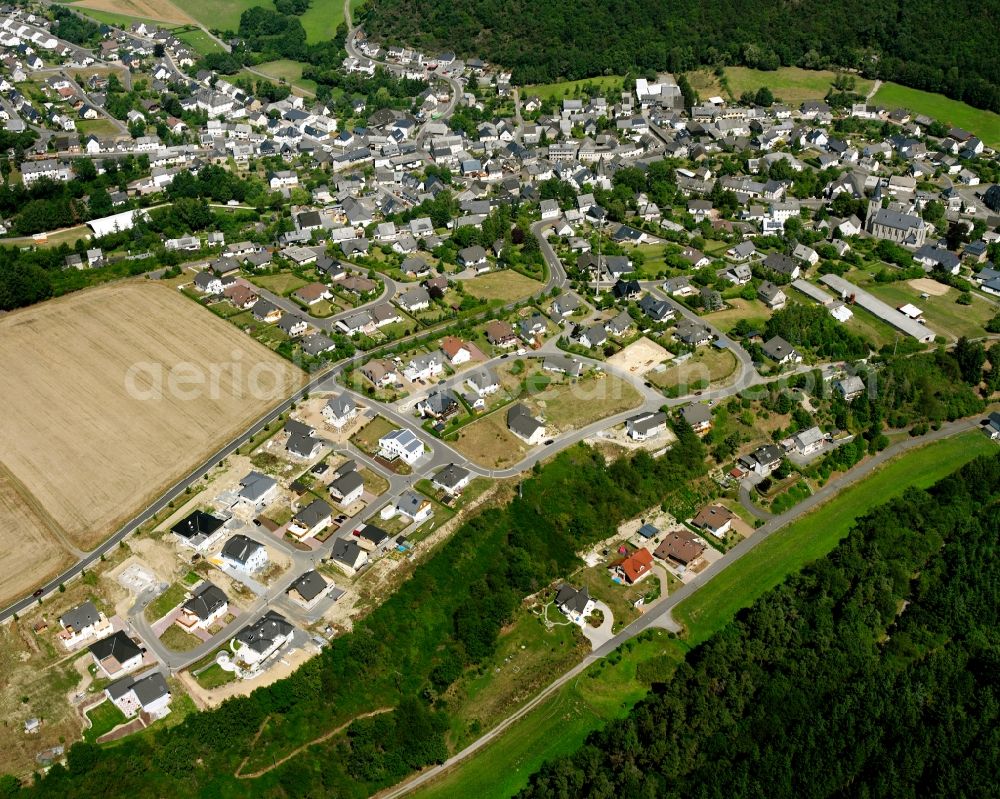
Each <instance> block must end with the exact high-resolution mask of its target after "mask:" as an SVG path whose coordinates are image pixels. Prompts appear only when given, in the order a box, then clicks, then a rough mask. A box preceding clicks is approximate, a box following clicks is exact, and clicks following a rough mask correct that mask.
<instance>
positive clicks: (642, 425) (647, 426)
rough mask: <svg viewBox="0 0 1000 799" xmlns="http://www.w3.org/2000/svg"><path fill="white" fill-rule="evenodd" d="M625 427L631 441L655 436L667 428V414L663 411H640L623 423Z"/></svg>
mask: <svg viewBox="0 0 1000 799" xmlns="http://www.w3.org/2000/svg"><path fill="white" fill-rule="evenodd" d="M625 428H626V431H627V434H628V436H629V438H631V439H632V440H633V441H646V440H648V439H650V438H656V437H657V436H659V435H660V434H662V433H663V432H664V431H665V430H666V429H667V414H666V413H664V412H663V411H655V412H650V413H641V414H639V415H638V416H633V417H632V418H631V419H629V420H628V421H627V422H626V423H625Z"/></svg>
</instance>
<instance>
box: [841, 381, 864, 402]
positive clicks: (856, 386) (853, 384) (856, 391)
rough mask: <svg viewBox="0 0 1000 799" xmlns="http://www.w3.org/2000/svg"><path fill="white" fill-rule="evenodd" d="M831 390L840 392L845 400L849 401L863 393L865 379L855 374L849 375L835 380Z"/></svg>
mask: <svg viewBox="0 0 1000 799" xmlns="http://www.w3.org/2000/svg"><path fill="white" fill-rule="evenodd" d="M833 390H834V391H836V392H837V393H838V394H840V396H842V397H843V398H844V400H845V401H846V402H850V401H851V400H853V399H855V398H856V397H860V396H861V395H862V394H864V393H865V381H864V380H862V379H861V378H860V377H858V376H857V375H851V376H850V377H845V378H844V379H843V380H838V381H836V382H835V383H834V384H833Z"/></svg>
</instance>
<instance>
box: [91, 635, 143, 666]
mask: <svg viewBox="0 0 1000 799" xmlns="http://www.w3.org/2000/svg"><path fill="white" fill-rule="evenodd" d="M88 648H89V650H90V654H92V655H93V656H94V657H95V658H97V659H98V660H106V659H107V658H109V657H113V658H114V659H115V660H117V661H118V662H119V663H124V662H125V661H127V660H131V659H132V658H134V657H135V656H136V655H140V654H142V650H141V649H140V648H139V647H138V645H137V644H136V643H135V641H133V640H132V639H131V638H129V637H128V636H127V635H126V634H125V633H124V631H122V630H119V631H118V632H116V633H112V634H111V635H109V636H108V637H107V638H102V639H101V640H100V641H96V642H95V643H93V644H91V645H90V646H89V647H88Z"/></svg>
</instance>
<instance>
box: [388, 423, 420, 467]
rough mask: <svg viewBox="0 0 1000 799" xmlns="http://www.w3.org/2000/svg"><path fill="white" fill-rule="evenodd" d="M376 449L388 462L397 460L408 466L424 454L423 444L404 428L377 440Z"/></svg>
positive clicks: (410, 431)
mask: <svg viewBox="0 0 1000 799" xmlns="http://www.w3.org/2000/svg"><path fill="white" fill-rule="evenodd" d="M378 448H379V455H381V456H382V457H383V458H385V459H387V460H390V461H392V460H396V458H399V459H400V460H401V461H403V463H406V464H408V465H410V466H412V465H413V464H415V463H416V462H417V461H418V460H420V458H421V456H422V455H423V454H424V443H423V442H422V441H421V440H420V439H419V438H417V436H416V435H415V434H414V433H413V431H412V430H408V429H406V428H402V429H400V430H393V431H392V432H390V433H386V434H385V435H384V436H382V438H380V439H379V440H378Z"/></svg>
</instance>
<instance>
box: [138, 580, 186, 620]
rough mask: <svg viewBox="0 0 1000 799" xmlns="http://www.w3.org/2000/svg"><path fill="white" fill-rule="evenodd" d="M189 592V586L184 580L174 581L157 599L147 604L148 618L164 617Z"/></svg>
mask: <svg viewBox="0 0 1000 799" xmlns="http://www.w3.org/2000/svg"><path fill="white" fill-rule="evenodd" d="M186 593H187V586H186V585H184V583H183V582H180V583H174V584H173V585H171V586H170V587H169V588H168V589H167V590H166V591H164V592H163V593H162V594H160V595H159V596H158V597H157V598H156V599H154V600H153V601H152V602H150V603H149V604H148V605H146V618H147V619H148V620H149V621H156V620H157V619H162V618H163V617H164V616H166V615H167V614H168V613H169V612H170V611H172V610H173V609H174V608H175V607H177V606H178V605H179V604H180V603H181V602H183V601H184V595H185V594H186Z"/></svg>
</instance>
